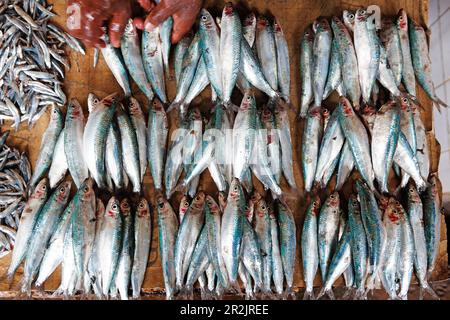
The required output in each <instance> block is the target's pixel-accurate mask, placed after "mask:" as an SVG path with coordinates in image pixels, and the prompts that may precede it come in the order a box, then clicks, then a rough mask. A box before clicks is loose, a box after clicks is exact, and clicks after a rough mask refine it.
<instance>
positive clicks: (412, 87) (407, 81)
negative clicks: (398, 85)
mask: <svg viewBox="0 0 450 320" xmlns="http://www.w3.org/2000/svg"><path fill="white" fill-rule="evenodd" d="M408 27H409V26H408V16H407V15H406V11H405V10H403V9H400V11H399V13H398V16H397V29H398V32H399V36H400V47H401V52H402V56H403V69H402V81H403V84H404V85H405V87H406V90H407V91H408V93H409V94H412V95H413V96H416V77H415V75H414V67H413V63H412V57H411V45H410V40H409V34H408Z"/></svg>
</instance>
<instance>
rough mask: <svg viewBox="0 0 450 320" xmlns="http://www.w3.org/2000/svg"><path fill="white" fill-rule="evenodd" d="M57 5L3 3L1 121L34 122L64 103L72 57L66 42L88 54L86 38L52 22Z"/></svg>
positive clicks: (29, 1) (35, 0) (23, 0)
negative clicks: (66, 70) (83, 43)
mask: <svg viewBox="0 0 450 320" xmlns="http://www.w3.org/2000/svg"><path fill="white" fill-rule="evenodd" d="M52 7H53V6H52V5H47V3H46V1H38V0H19V1H13V0H7V1H2V3H1V4H0V39H1V40H0V66H1V69H0V88H1V90H0V123H3V121H5V120H6V121H12V123H13V124H12V126H13V127H14V128H15V129H16V130H18V129H19V125H20V123H22V122H27V123H28V126H29V127H32V126H33V125H34V123H36V121H37V120H38V119H39V118H40V117H41V115H42V114H43V113H44V112H45V111H46V110H47V107H48V106H49V105H52V104H58V105H64V104H65V103H66V100H67V99H66V95H65V94H64V92H63V90H62V87H63V81H64V77H65V68H69V67H70V65H69V61H68V59H67V57H66V53H65V51H64V50H63V47H64V46H65V45H67V46H69V47H70V48H72V49H73V50H75V51H78V52H80V53H82V54H84V53H85V52H84V49H83V47H82V45H81V43H80V42H79V41H78V40H77V39H75V38H73V37H72V36H71V35H69V34H68V33H66V32H65V31H64V30H62V29H61V28H59V27H58V26H56V25H55V24H53V23H52V22H50V21H49V19H50V18H52V17H54V16H55V14H54V13H52V11H51V10H52Z"/></svg>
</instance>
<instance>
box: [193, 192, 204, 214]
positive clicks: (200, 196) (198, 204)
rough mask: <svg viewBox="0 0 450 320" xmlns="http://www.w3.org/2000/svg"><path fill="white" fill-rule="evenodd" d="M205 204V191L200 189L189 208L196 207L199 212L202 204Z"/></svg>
mask: <svg viewBox="0 0 450 320" xmlns="http://www.w3.org/2000/svg"><path fill="white" fill-rule="evenodd" d="M204 205H205V193H204V192H203V191H200V192H199V193H197V195H196V196H195V197H194V199H192V203H191V208H194V209H197V210H198V211H199V212H201V209H203V206H204Z"/></svg>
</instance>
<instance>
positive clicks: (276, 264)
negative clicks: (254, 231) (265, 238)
mask: <svg viewBox="0 0 450 320" xmlns="http://www.w3.org/2000/svg"><path fill="white" fill-rule="evenodd" d="M269 219H270V236H271V240H272V266H271V267H272V280H273V284H274V286H275V292H276V293H277V294H278V295H282V294H283V284H284V272H283V271H284V270H283V260H282V257H281V246H280V230H279V227H278V221H277V217H276V215H275V212H274V208H273V204H271V205H269ZM294 246H295V245H294ZM294 260H295V258H294Z"/></svg>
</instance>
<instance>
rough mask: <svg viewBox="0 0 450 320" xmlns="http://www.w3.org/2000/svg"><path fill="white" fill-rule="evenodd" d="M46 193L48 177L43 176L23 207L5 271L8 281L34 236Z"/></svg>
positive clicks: (47, 190) (10, 279) (47, 191)
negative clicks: (9, 260) (10, 256)
mask: <svg viewBox="0 0 450 320" xmlns="http://www.w3.org/2000/svg"><path fill="white" fill-rule="evenodd" d="M48 193H49V186H48V179H47V178H44V179H42V180H41V181H39V183H38V184H37V186H36V188H35V189H34V191H33V193H32V194H31V195H30V197H29V199H28V201H27V203H26V205H25V207H24V209H23V213H22V216H21V217H20V224H19V229H18V230H17V234H16V241H15V244H14V250H13V253H12V258H11V263H10V265H9V268H8V272H7V277H8V280H9V282H11V281H12V278H13V276H14V273H15V272H16V270H17V268H18V267H19V265H20V264H21V263H22V261H23V260H24V259H25V257H26V255H27V252H28V250H29V245H30V243H31V240H32V239H33V238H34V236H33V235H34V232H33V231H34V230H35V229H34V227H35V225H36V223H37V221H38V219H39V216H40V212H41V209H42V207H43V206H44V204H45V202H46V200H47V195H48Z"/></svg>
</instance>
